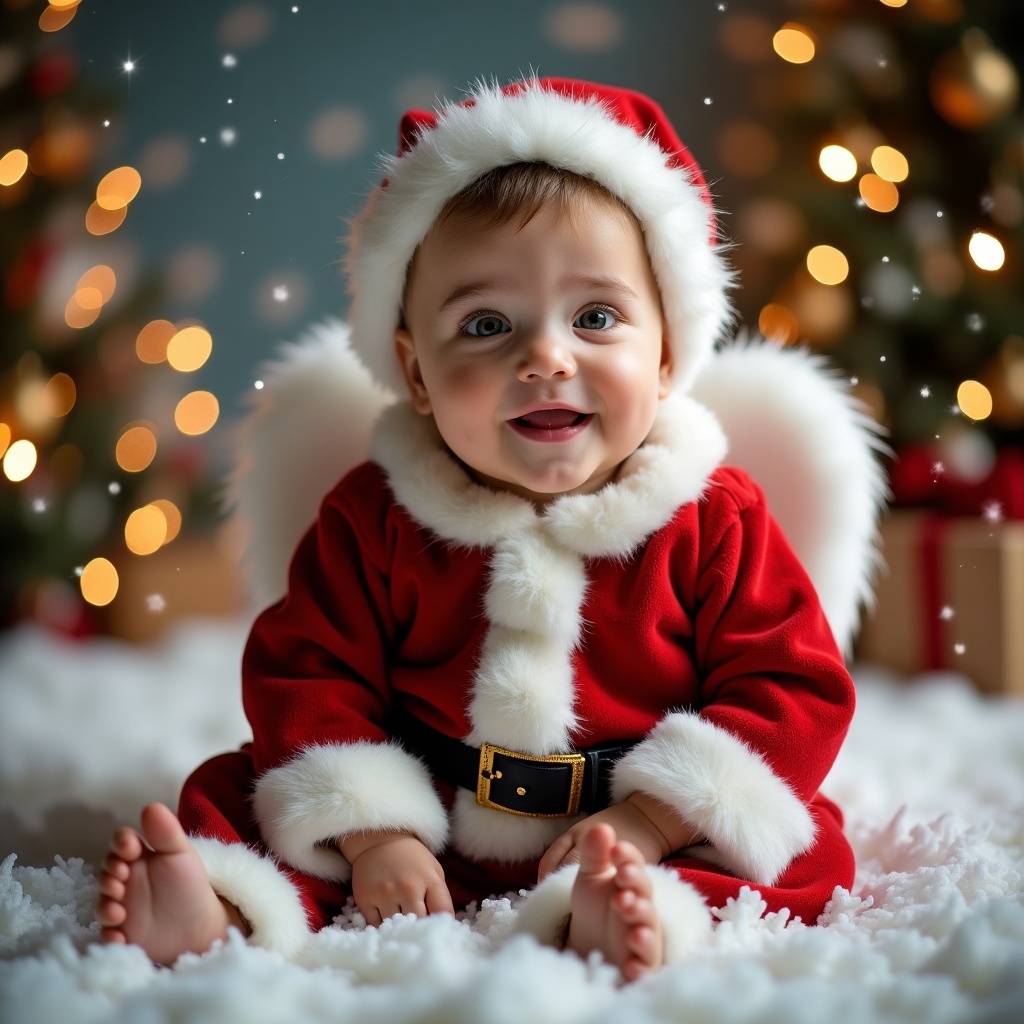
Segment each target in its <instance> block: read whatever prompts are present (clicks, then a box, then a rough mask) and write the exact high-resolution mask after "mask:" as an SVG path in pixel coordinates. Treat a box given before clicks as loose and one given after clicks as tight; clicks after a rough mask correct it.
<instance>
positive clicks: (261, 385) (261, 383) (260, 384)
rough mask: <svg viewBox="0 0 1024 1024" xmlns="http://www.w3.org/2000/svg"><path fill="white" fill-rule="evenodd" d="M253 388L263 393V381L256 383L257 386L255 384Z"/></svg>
mask: <svg viewBox="0 0 1024 1024" xmlns="http://www.w3.org/2000/svg"><path fill="white" fill-rule="evenodd" d="M253 387H254V388H255V389H256V390H257V391H262V390H263V381H261V380H258V381H256V383H255V384H253Z"/></svg>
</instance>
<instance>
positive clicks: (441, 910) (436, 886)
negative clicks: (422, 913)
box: [426, 879, 455, 914]
mask: <svg viewBox="0 0 1024 1024" xmlns="http://www.w3.org/2000/svg"><path fill="white" fill-rule="evenodd" d="M426 903H427V913H428V914H454V913H455V905H454V904H453V903H452V894H451V893H450V892H449V891H448V886H447V885H445V884H444V881H443V880H442V879H439V880H438V881H437V882H435V883H433V884H432V885H428V886H427V899H426Z"/></svg>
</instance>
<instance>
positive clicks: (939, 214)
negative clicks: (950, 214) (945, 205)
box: [935, 210, 944, 217]
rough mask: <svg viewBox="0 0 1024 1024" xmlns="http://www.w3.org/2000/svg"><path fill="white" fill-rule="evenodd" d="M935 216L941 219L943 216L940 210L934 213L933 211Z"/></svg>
mask: <svg viewBox="0 0 1024 1024" xmlns="http://www.w3.org/2000/svg"><path fill="white" fill-rule="evenodd" d="M935 216H936V217H942V216H944V214H943V213H942V211H941V210H936V211H935Z"/></svg>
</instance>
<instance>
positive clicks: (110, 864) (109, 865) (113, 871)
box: [103, 853, 132, 882]
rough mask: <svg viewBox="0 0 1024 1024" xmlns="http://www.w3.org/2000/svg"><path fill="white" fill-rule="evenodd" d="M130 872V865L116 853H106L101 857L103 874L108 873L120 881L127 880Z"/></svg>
mask: <svg viewBox="0 0 1024 1024" xmlns="http://www.w3.org/2000/svg"><path fill="white" fill-rule="evenodd" d="M131 873H132V869H131V866H130V865H129V864H128V863H127V862H126V861H124V860H122V859H121V858H120V857H119V856H118V855H117V854H116V853H108V854H107V855H106V857H105V858H104V859H103V874H105V875H110V877H111V878H116V879H117V880H118V881H120V882H127V881H128V879H129V878H130V877H131Z"/></svg>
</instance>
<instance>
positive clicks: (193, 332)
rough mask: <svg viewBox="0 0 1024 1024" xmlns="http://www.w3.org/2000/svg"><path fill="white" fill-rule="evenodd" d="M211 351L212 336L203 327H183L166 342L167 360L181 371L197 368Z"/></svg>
mask: <svg viewBox="0 0 1024 1024" xmlns="http://www.w3.org/2000/svg"><path fill="white" fill-rule="evenodd" d="M212 351H213V338H211V337H210V332H209V331H208V330H206V329H205V328H204V327H185V328H183V329H182V330H180V331H178V333H177V334H175V335H174V337H173V338H171V340H170V341H169V342H168V343H167V362H168V363H170V364H171V366H173V367H174V369H175V370H178V371H180V372H181V373H189V372H190V371H192V370H198V369H199V367H200V366H202V365H203V363H205V362H206V360H207V359H209V358H210V353H211V352H212Z"/></svg>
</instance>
